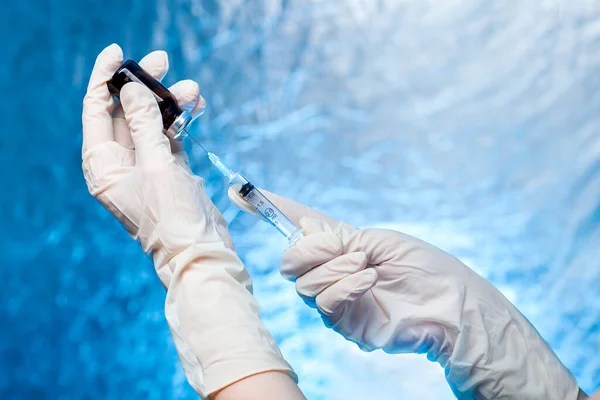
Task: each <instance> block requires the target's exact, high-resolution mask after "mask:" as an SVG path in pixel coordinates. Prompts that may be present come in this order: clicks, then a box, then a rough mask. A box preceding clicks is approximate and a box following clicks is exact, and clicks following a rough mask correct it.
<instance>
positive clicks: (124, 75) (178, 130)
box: [108, 60, 192, 140]
mask: <svg viewBox="0 0 600 400" xmlns="http://www.w3.org/2000/svg"><path fill="white" fill-rule="evenodd" d="M129 82H137V83H141V84H142V85H144V86H146V87H147V88H149V89H150V90H151V91H152V93H154V97H155V98H156V101H157V103H158V107H159V108H160V112H161V114H162V119H163V127H164V132H165V134H166V135H167V136H168V137H170V138H171V139H175V140H181V139H183V138H184V137H185V136H186V135H187V132H186V131H185V128H186V127H187V126H188V125H189V124H190V122H192V116H191V115H190V113H188V112H187V111H183V110H182V109H181V107H179V106H178V105H177V100H176V99H175V97H173V95H172V94H171V92H169V89H167V88H166V87H164V86H163V85H162V84H161V83H160V82H159V81H157V80H156V79H154V77H152V75H150V74H149V73H148V72H146V71H144V70H143V69H142V67H140V66H139V65H138V63H136V62H135V61H133V60H127V61H125V62H124V63H123V65H121V66H120V67H119V69H118V70H117V72H115V74H114V75H113V76H112V78H111V79H110V81H108V90H109V91H110V93H112V94H113V95H114V96H116V97H119V94H120V93H121V89H122V88H123V86H125V84H126V83H129Z"/></svg>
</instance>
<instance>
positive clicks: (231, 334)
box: [83, 45, 295, 398]
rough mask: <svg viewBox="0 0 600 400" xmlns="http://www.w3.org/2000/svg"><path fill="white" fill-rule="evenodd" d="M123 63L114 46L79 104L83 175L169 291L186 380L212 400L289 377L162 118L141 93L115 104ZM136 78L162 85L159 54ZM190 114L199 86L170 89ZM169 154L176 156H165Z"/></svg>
mask: <svg viewBox="0 0 600 400" xmlns="http://www.w3.org/2000/svg"><path fill="white" fill-rule="evenodd" d="M122 62H123V54H122V51H121V49H120V48H119V46H117V45H111V46H109V47H107V48H106V49H105V50H104V51H103V52H102V53H101V54H100V55H99V56H98V59H97V60H96V65H95V66H94V70H93V72H92V75H91V78H90V83H89V86H88V92H87V94H86V96H85V99H84V104H83V134H84V143H83V172H84V175H85V179H86V182H87V185H88V188H89V191H90V193H91V194H92V195H93V196H94V197H95V198H96V199H98V201H100V203H101V204H102V205H103V206H104V207H105V208H106V209H107V210H109V211H110V212H111V213H112V214H113V215H114V216H115V217H116V218H118V219H119V221H121V222H122V223H123V225H124V226H125V227H126V228H127V230H128V232H129V234H130V235H131V236H132V237H133V238H134V239H136V240H137V241H139V242H140V244H141V246H142V248H143V250H144V251H145V252H146V253H148V254H150V255H151V256H152V258H153V261H154V265H155V268H156V271H157V273H158V276H159V277H160V280H161V281H162V283H163V284H164V286H165V287H166V288H167V297H166V303H165V314H166V318H167V321H168V323H169V327H170V329H171V332H172V334H173V338H174V341H175V345H176V347H177V351H178V353H179V356H180V359H181V362H182V364H183V367H184V369H185V372H186V375H187V378H188V380H189V382H190V384H191V385H192V386H193V387H194V389H195V390H196V391H197V392H198V393H199V394H200V395H201V396H203V397H204V398H208V396H209V395H210V394H211V393H214V392H216V391H218V390H220V389H222V388H223V387H225V386H228V385H230V384H232V383H234V382H236V381H238V380H240V379H243V378H245V377H248V376H250V375H254V374H257V373H260V372H265V371H285V372H288V373H289V374H291V375H292V376H293V377H294V378H295V375H294V374H293V371H292V369H291V367H290V366H289V365H288V364H287V363H286V362H285V360H284V359H283V357H282V356H281V354H280V352H279V349H278V348H277V345H276V344H275V341H274V340H273V338H272V337H271V335H270V334H269V332H268V331H267V329H266V328H265V327H264V326H263V324H262V322H261V320H260V318H259V312H258V305H257V303H256V301H255V299H254V297H253V296H252V293H251V283H250V278H249V276H248V273H247V271H246V269H245V268H244V266H243V264H242V262H241V261H240V260H239V258H238V257H237V255H236V253H235V251H234V249H233V245H232V243H231V239H230V237H229V234H228V232H227V227H226V224H225V221H224V219H223V217H222V216H221V214H220V213H219V212H218V211H217V210H216V208H215V207H214V205H213V204H212V203H211V201H210V199H209V198H208V197H207V196H206V194H205V192H204V189H203V183H202V180H201V179H200V178H198V177H196V176H194V175H193V174H192V173H191V171H190V169H189V167H188V165H187V157H186V156H185V153H183V152H177V151H180V150H181V146H180V145H179V144H177V143H172V144H171V145H170V143H169V140H168V139H167V137H166V136H165V135H163V133H162V130H163V123H162V118H161V114H160V110H159V108H158V105H157V103H156V100H155V99H154V97H153V94H152V93H151V92H150V90H148V89H147V88H146V87H144V86H142V85H140V84H137V83H129V84H127V85H125V86H124V87H123V88H122V90H121V94H120V98H121V102H122V108H121V105H120V104H119V103H118V102H117V103H116V104H115V101H114V100H113V97H112V95H111V94H110V93H109V91H108V88H107V86H106V82H107V81H108V80H109V79H110V78H111V76H112V75H113V73H114V72H115V71H116V70H117V68H118V67H119V66H120V65H121V64H122ZM140 65H141V66H142V68H144V69H146V70H147V71H148V72H150V73H151V74H152V75H153V76H155V77H156V78H158V79H160V78H162V77H163V76H164V75H165V73H166V71H167V66H168V61H167V56H166V53H164V52H154V53H151V54H149V55H148V56H146V57H145V58H144V59H143V60H142V61H141V62H140ZM170 90H171V91H172V93H173V95H174V96H175V97H176V98H177V99H178V101H179V103H180V106H182V107H183V108H184V109H186V110H189V111H191V112H192V114H193V115H194V114H196V115H197V114H198V113H199V112H201V110H202V108H203V107H204V100H203V99H202V98H201V97H200V96H199V89H198V85H197V84H196V83H194V82H192V81H182V82H179V83H176V84H175V85H174V86H173V87H171V89H170ZM171 149H173V150H174V151H175V153H172V152H171Z"/></svg>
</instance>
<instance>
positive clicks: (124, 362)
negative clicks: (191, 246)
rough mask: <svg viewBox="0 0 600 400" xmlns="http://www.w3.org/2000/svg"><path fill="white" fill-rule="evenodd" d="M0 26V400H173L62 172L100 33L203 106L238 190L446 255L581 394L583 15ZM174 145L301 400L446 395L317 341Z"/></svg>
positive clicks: (266, 256)
mask: <svg viewBox="0 0 600 400" xmlns="http://www.w3.org/2000/svg"><path fill="white" fill-rule="evenodd" d="M0 33H1V34H2V37H3V38H4V41H3V49H2V56H0V89H1V90H2V93H3V96H2V98H1V99H0V115H1V116H2V125H3V129H2V134H1V136H0V173H1V174H2V175H1V177H2V178H1V182H2V186H1V188H0V221H1V222H0V245H1V246H2V247H1V249H0V250H1V251H0V254H1V262H0V282H2V284H3V287H2V290H0V321H1V326H2V328H1V329H0V398H2V399H123V398H130V399H188V398H189V399H193V398H196V395H195V394H194V392H193V391H192V390H191V388H190V387H189V386H188V384H187V383H186V381H185V377H184V375H183V372H182V370H181V367H180V365H179V361H178V358H177V355H176V352H175V349H174V346H173V344H172V341H171V337H170V333H169V330H168V327H167V324H166V322H165V319H164V315H163V301H164V297H165V293H164V290H163V288H162V287H161V285H160V282H159V281H158V279H157V278H156V276H155V273H154V270H153V267H152V265H151V263H150V262H149V261H148V260H146V259H145V258H144V256H143V254H142V252H141V250H140V249H139V248H138V245H137V244H136V243H133V242H132V241H131V240H130V239H129V238H128V236H127V235H126V233H125V232H124V230H123V229H122V228H121V227H120V226H119V225H118V224H117V223H116V222H115V221H114V220H113V218H112V217H111V216H110V215H109V214H108V213H107V212H106V211H105V210H104V209H102V207H101V206H100V205H98V204H97V203H96V202H95V201H94V200H93V199H92V198H91V196H89V195H88V193H87V189H86V186H85V182H84V180H83V176H82V173H81V168H80V164H81V153H80V147H81V122H80V115H81V101H82V98H83V95H84V93H85V87H86V84H87V79H88V76H89V72H90V71H91V68H92V65H93V63H94V59H95V57H96V55H97V54H98V53H99V52H100V51H101V50H102V49H103V48H104V47H105V46H107V45H108V44H110V43H112V42H117V43H119V44H120V45H121V46H122V47H123V49H124V51H125V54H126V56H128V57H131V58H134V59H140V58H141V57H142V56H143V55H145V54H146V53H148V52H149V51H151V50H155V49H165V50H167V51H168V52H169V54H170V60H171V73H170V74H169V75H168V76H167V78H166V82H167V83H168V84H172V83H174V82H175V81H176V80H179V79H183V78H191V79H195V80H197V81H198V82H199V83H200V86H201V89H202V93H203V95H204V97H205V98H206V99H207V102H208V108H207V111H206V113H205V115H204V116H202V117H201V118H200V119H199V120H197V121H196V122H195V124H194V127H193V128H192V133H193V134H194V135H196V136H197V137H198V138H200V139H201V140H202V142H203V143H204V144H205V145H206V146H207V147H208V148H210V149H212V150H213V151H214V152H215V153H217V154H219V155H221V156H222V157H223V158H224V159H225V160H226V161H227V162H229V163H230V164H232V165H234V166H236V167H239V168H240V169H243V170H244V172H245V174H246V175H247V176H248V177H249V178H251V180H253V181H254V183H256V184H258V185H261V186H263V187H264V188H266V189H269V190H271V191H273V192H278V193H280V194H282V195H286V196H288V197H292V198H294V199H296V200H298V201H301V202H303V203H306V204H309V205H311V206H313V207H316V208H318V209H320V210H322V211H324V212H326V213H329V214H330V215H331V216H332V217H334V218H337V219H343V220H345V221H347V222H349V223H351V224H354V225H356V226H359V227H364V226H384V227H392V228H395V229H400V230H403V231H405V232H407V233H411V234H414V235H416V236H418V237H420V238H422V239H425V240H428V241H431V242H432V243H434V244H435V245H437V246H439V247H442V248H443V249H445V250H448V251H450V252H452V253H453V254H455V255H457V256H458V257H459V258H461V259H462V260H463V261H465V262H466V263H467V264H468V265H469V266H471V267H472V268H474V269H475V270H476V271H477V272H479V273H480V274H482V275H483V276H484V277H486V278H487V279H489V280H490V281H491V282H492V283H494V284H495V285H496V286H498V287H499V288H500V289H501V290H502V291H503V293H505V294H506V295H507V297H509V299H511V300H512V301H513V302H514V303H515V304H516V305H517V306H518V307H519V308H520V309H521V310H522V311H523V313H524V314H525V315H527V316H528V317H529V318H530V320H531V321H532V322H533V323H534V325H535V326H536V327H537V328H538V329H539V331H540V332H541V333H542V335H543V336H544V337H545V338H546V339H547V340H548V341H549V342H550V344H551V345H552V347H553V348H554V349H555V350H556V352H557V353H558V354H559V356H560V358H561V359H562V360H563V362H564V363H565V364H566V365H567V366H568V367H569V368H570V369H571V371H572V372H573V373H574V375H575V376H576V378H577V379H578V381H579V382H580V384H581V386H582V387H583V388H584V389H585V390H586V391H588V392H592V391H593V390H594V389H595V388H597V387H598V385H599V384H600V360H599V358H598V356H597V355H598V351H599V349H600V333H599V329H598V326H599V325H598V324H599V323H600V311H599V310H600V308H599V306H598V303H599V300H600V297H599V296H600V295H599V292H598V288H599V287H600V272H599V271H600V261H599V260H600V246H599V243H600V241H599V240H600V205H599V204H600V134H599V128H600V113H599V106H600V94H599V93H600V3H598V2H597V1H586V0H576V1H572V2H566V1H558V0H545V1H518V2H517V1H513V2H507V1H498V0H493V1H486V2H480V1H475V0H448V1H441V2H433V1H421V0H345V1H326V0H287V1H286V0H256V1H241V0H233V1H223V2H219V1H216V0H213V1H196V0H191V1H190V0H181V1H174V0H156V1H143V0H130V1H117V0H104V1H92V0H77V1H75V0H64V1H57V0H54V1H53V0H21V1H13V2H10V3H6V4H3V5H2V11H1V12H0ZM190 152H191V156H192V159H191V162H192V167H193V169H194V171H195V172H196V173H197V174H199V175H201V176H203V177H205V178H206V183H207V190H208V191H209V193H210V195H211V197H212V199H213V201H214V202H215V203H216V204H217V206H218V208H219V209H220V210H221V211H222V212H223V213H224V214H225V216H226V218H227V220H228V221H229V222H230V228H231V233H232V236H233V238H234V241H235V243H236V246H237V248H238V251H239V253H240V256H241V257H242V259H243V260H244V261H245V263H246V265H247V266H248V268H249V270H250V271H251V274H252V276H253V280H254V286H255V291H256V296H257V298H258V300H259V302H260V304H261V306H262V311H263V315H264V319H265V322H266V324H267V325H268V327H269V328H270V330H271V331H272V332H273V334H274V336H275V338H276V339H277V341H278V343H279V344H280V346H281V348H282V351H283V352H284V354H285V355H286V357H287V358H288V360H289V361H290V362H291V363H292V364H293V365H294V367H295V368H296V370H297V371H298V373H299V375H300V379H301V386H302V388H303V390H304V391H305V393H306V395H307V396H308V398H309V399H334V400H336V399H351V398H370V399H383V400H387V399H390V400H391V399H398V398H414V399H417V398H418V399H451V398H453V397H452V395H451V393H450V390H449V389H448V388H447V387H446V383H445V381H444V378H443V371H442V370H441V368H439V367H438V366H437V365H435V364H431V363H429V362H428V361H427V360H426V359H425V358H424V356H413V355H407V356H390V355H385V354H382V353H378V352H375V353H371V354H366V353H362V352H360V351H359V350H358V349H357V348H356V346H354V345H352V344H349V343H346V342H345V341H344V340H343V339H342V338H341V337H339V336H338V335H337V334H335V333H333V332H331V331H329V330H327V329H325V328H324V327H323V326H322V325H321V320H320V318H319V317H318V315H316V313H315V312H314V310H312V309H308V308H307V307H306V306H305V305H304V303H303V302H302V301H301V300H300V299H298V298H297V296H296V295H295V292H294V287H293V284H290V283H287V282H285V281H284V280H283V279H282V278H281V277H280V276H279V274H278V272H277V267H278V260H279V257H280V255H281V253H282V251H283V249H284V248H285V243H284V241H283V239H281V238H280V237H279V236H277V233H276V232H275V231H274V230H272V229H271V228H270V227H268V226H266V225H265V224H262V223H259V222H257V221H255V220H254V219H253V218H251V217H249V216H246V215H242V214H241V213H240V212H239V211H238V210H237V209H236V208H235V207H233V206H232V205H231V204H230V203H229V201H228V199H227V198H226V196H225V192H224V189H225V186H224V182H223V180H222V179H221V178H220V177H219V176H218V175H217V172H216V171H214V170H213V169H211V168H210V167H209V165H208V163H207V161H206V160H205V159H204V158H203V157H202V154H201V152H199V151H197V150H195V149H190ZM265 238H266V239H265Z"/></svg>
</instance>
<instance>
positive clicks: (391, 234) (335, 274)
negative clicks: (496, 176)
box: [229, 187, 584, 400]
mask: <svg viewBox="0 0 600 400" xmlns="http://www.w3.org/2000/svg"><path fill="white" fill-rule="evenodd" d="M261 190H262V189H261ZM236 192H237V191H236V188H235V187H234V188H232V189H230V191H229V197H230V198H231V200H232V201H233V202H234V203H236V204H237V205H238V206H239V207H240V208H242V209H243V210H245V211H247V212H250V213H253V214H255V212H253V209H252V207H251V206H250V205H249V204H248V203H246V202H245V200H244V199H243V198H242V197H240V196H238V195H237V193H236ZM263 193H264V194H265V195H266V196H267V197H268V198H269V199H270V200H271V201H272V202H273V203H274V204H275V205H276V206H277V207H279V208H280V209H281V211H283V213H284V214H286V215H288V217H290V218H291V219H292V220H293V221H296V222H298V221H299V223H300V225H301V226H302V228H303V229H304V234H305V236H304V237H303V238H302V239H300V240H299V241H298V242H297V243H296V244H295V245H293V246H291V247H290V248H288V249H287V250H286V251H285V253H284V254H283V258H282V261H281V273H282V275H283V276H284V277H285V278H287V279H290V280H295V282H296V290H297V292H298V294H299V295H300V296H301V297H303V298H304V299H305V301H306V302H307V303H308V304H309V305H312V306H314V307H316V308H317V309H318V310H319V312H320V314H321V316H322V318H323V321H324V322H325V324H326V325H327V326H329V327H331V328H333V329H334V330H335V331H337V332H339V333H340V334H341V335H343V336H344V337H345V338H346V339H348V340H350V341H353V342H355V343H357V344H358V345H359V346H360V348H361V349H363V350H365V351H372V350H375V349H383V350H384V351H386V352H388V353H427V357H428V358H429V359H430V360H432V361H437V362H439V363H440V365H441V366H442V367H444V368H445V372H446V378H447V380H448V382H449V384H450V386H451V387H452V390H453V391H454V393H455V394H456V396H457V397H458V398H461V399H472V398H475V399H528V400H529V399H544V400H565V399H566V400H575V399H577V398H578V393H579V388H578V386H577V383H576V381H575V379H574V378H573V376H572V375H571V374H570V372H569V371H568V370H567V369H566V368H565V367H564V366H563V364H562V363H561V362H560V360H559V359H558V358H557V357H556V355H555V354H554V353H553V352H552V350H551V349H550V348H549V346H548V344H547V343H546V342H545V341H544V340H543V339H542V337H541V336H540V335H539V333H538V332H537V331H536V330H535V328H534V327H533V326H532V325H531V324H530V323H529V321H527V319H526V318H525V317H524V316H523V315H522V314H521V313H520V312H519V311H518V310H517V309H516V308H515V307H514V306H513V305H512V304H511V303H510V302H509V301H508V300H507V299H506V298H505V297H504V296H503V295H502V294H501V293H500V292H499V291H498V290H497V289H496V288H495V287H493V286H492V285H491V284H490V283H488V282H487V281H486V280H485V279H483V278H481V277H480V276H479V275H477V274H476V273H475V272H474V271H472V270H471V269H469V268H468V267H467V266H465V265H464V264H463V263H461V262H460V261H459V260H457V259H456V258H454V257H452V256H450V255H449V254H447V253H445V252H443V251H441V250H439V249H437V248H436V247H434V246H431V245H429V244H427V243H425V242H423V241H421V240H418V239H415V238H413V237H411V236H408V235H405V234H402V233H399V232H396V231H392V230H384V229H361V230H359V229H356V228H354V227H352V226H350V225H348V224H346V223H344V222H340V223H337V222H335V221H333V220H332V219H330V218H328V217H326V216H324V215H322V214H320V213H318V212H316V211H314V210H311V209H309V208H307V207H305V206H302V205H300V204H298V203H294V202H292V201H290V200H288V199H285V198H282V197H280V196H277V195H274V194H272V193H269V192H267V191H263ZM307 216H308V217H311V218H307ZM315 218H316V219H315ZM581 395H582V397H581V398H584V397H583V392H582V393H581Z"/></svg>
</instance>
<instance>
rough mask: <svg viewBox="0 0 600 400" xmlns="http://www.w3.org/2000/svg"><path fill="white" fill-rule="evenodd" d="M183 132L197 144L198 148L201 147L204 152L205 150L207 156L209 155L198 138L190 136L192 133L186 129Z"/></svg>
mask: <svg viewBox="0 0 600 400" xmlns="http://www.w3.org/2000/svg"><path fill="white" fill-rule="evenodd" d="M183 131H184V132H185V134H186V135H187V137H189V138H190V139H192V141H193V142H194V143H196V144H197V145H198V146H200V148H201V149H202V150H204V152H205V153H206V154H208V150H206V149H205V148H204V146H202V145H201V144H200V142H199V141H198V140H196V138H195V137H193V136H192V135H190V133H189V132H188V131H187V130H185V129H184V130H183Z"/></svg>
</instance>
